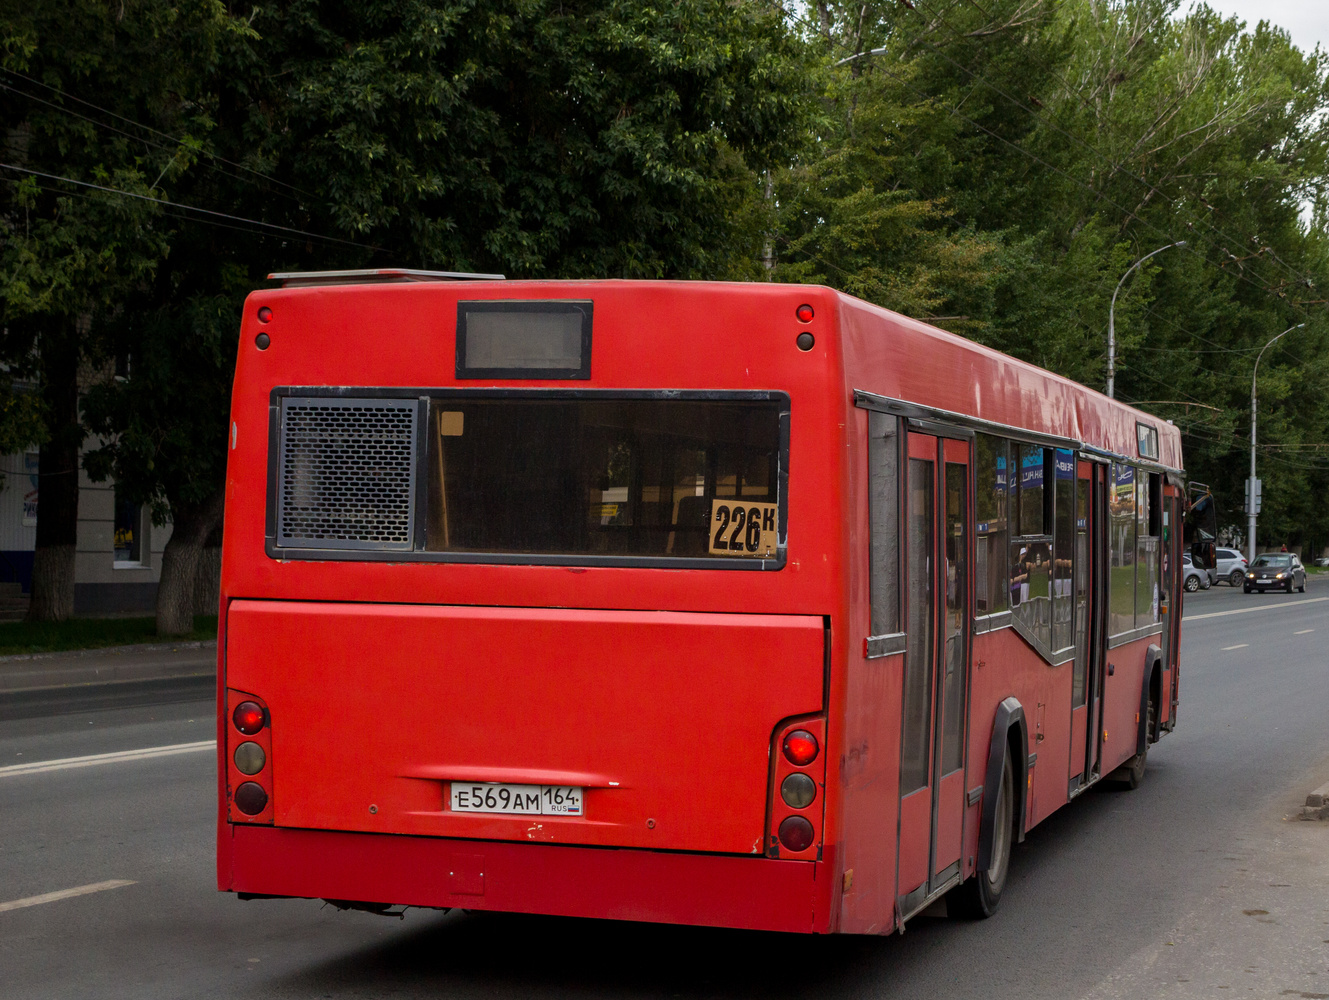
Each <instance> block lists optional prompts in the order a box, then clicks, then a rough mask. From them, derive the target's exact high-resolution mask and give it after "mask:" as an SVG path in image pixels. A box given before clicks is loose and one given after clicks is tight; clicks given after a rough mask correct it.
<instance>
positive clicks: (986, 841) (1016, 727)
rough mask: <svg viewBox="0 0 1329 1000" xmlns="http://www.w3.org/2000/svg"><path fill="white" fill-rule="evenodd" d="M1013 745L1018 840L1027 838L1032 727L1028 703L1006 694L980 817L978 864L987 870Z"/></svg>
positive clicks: (998, 716)
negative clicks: (1003, 778) (1026, 713)
mask: <svg viewBox="0 0 1329 1000" xmlns="http://www.w3.org/2000/svg"><path fill="white" fill-rule="evenodd" d="M1008 748H1009V750H1010V754H1011V764H1012V766H1013V767H1014V769H1015V802H1013V803H1012V807H1013V808H1014V810H1015V816H1016V818H1017V820H1018V822H1017V823H1016V831H1017V832H1016V843H1023V842H1024V834H1025V796H1026V795H1027V794H1028V791H1029V777H1028V776H1029V731H1028V726H1027V724H1026V722H1025V718H1024V707H1023V706H1022V705H1021V704H1020V702H1019V700H1018V699H1016V698H1015V697H1013V696H1012V697H1009V698H1006V699H1005V700H1004V701H1002V703H1001V704H1000V705H998V706H997V712H996V715H995V717H994V719H993V723H992V739H991V740H990V742H989V744H988V762H987V772H986V774H985V775H984V779H983V807H982V812H981V814H980V817H979V821H978V868H977V870H978V871H980V872H984V871H987V869H988V865H990V864H991V863H992V840H993V837H994V834H995V833H996V824H997V789H998V788H999V787H1000V785H1001V768H1002V764H1003V762H1004V761H1005V759H1006V752H1007V749H1008Z"/></svg>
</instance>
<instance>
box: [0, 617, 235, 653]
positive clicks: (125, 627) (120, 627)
mask: <svg viewBox="0 0 1329 1000" xmlns="http://www.w3.org/2000/svg"><path fill="white" fill-rule="evenodd" d="M215 638H217V616H216V615H198V616H196V617H195V618H194V631H192V632H190V633H189V634H188V635H176V636H170V637H169V638H162V637H160V636H158V635H157V623H156V620H155V619H153V618H71V619H70V620H69V621H64V622H0V656H13V655H14V654H16V653H57V652H60V651H61V650H67V649H101V648H104V647H106V646H127V645H131V644H133V643H139V642H197V641H199V640H201V639H215Z"/></svg>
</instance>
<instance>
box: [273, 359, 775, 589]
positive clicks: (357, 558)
mask: <svg viewBox="0 0 1329 1000" xmlns="http://www.w3.org/2000/svg"><path fill="white" fill-rule="evenodd" d="M527 377H530V376H527ZM293 396H294V397H311V398H326V399H411V400H414V401H415V404H416V420H417V424H416V435H415V438H416V445H415V453H414V458H413V461H414V462H415V469H416V471H417V472H419V470H422V469H428V462H429V455H428V443H429V434H428V420H429V404H430V402H431V401H433V400H446V399H458V400H477V399H514V400H519V399H534V400H550V401H553V400H588V399H606V400H636V399H640V400H661V401H670V400H684V401H698V402H768V403H773V404H776V405H777V406H778V407H779V411H780V412H779V421H778V422H779V432H778V433H779V443H778V449H777V450H778V473H777V477H776V498H777V501H776V502H777V504H778V508H779V516H778V518H777V530H778V532H779V543H778V546H777V549H776V553H775V556H774V557H772V558H745V559H733V560H723V559H716V558H713V557H701V558H697V557H687V556H624V555H586V554H566V553H557V554H550V553H507V552H437V551H435V552H431V551H427V550H426V549H425V548H424V539H425V519H426V517H427V511H426V507H427V506H428V505H427V502H426V495H425V494H426V490H427V486H428V484H427V478H428V477H427V476H426V475H419V474H417V475H416V476H415V509H414V525H413V528H412V544H411V547H410V548H409V549H337V548H327V549H320V548H312V547H311V548H293V547H287V546H280V545H278V544H277V494H278V490H279V489H280V480H281V472H280V456H281V407H282V400H283V399H285V398H287V397H293ZM790 415H791V404H790V398H789V394H788V393H787V392H781V391H778V390H769V389H583V388H570V387H569V388H562V387H553V388H515V387H490V386H483V387H482V386H476V387H474V388H471V387H466V386H459V387H408V386H375V387H361V386H292V385H284V386H276V387H275V388H273V389H272V391H271V392H270V393H269V394H268V469H267V491H266V494H267V495H266V502H267V514H266V520H265V525H264V551H265V552H266V554H267V556H268V557H269V558H270V559H275V560H279V561H291V562H396V563H401V562H424V563H463V564H473V565H501V566H614V567H625V568H639V569H640V568H656V569H714V570H720V571H723V572H735V571H737V572H744V571H746V572H776V571H779V570H781V569H783V568H784V566H785V563H786V561H787V533H788V520H789V438H790V430H789V429H790Z"/></svg>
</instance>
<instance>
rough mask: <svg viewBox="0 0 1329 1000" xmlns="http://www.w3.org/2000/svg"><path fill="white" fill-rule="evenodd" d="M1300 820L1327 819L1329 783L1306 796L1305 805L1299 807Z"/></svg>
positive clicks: (1328, 816)
mask: <svg viewBox="0 0 1329 1000" xmlns="http://www.w3.org/2000/svg"><path fill="white" fill-rule="evenodd" d="M1301 818H1302V819H1329V782H1326V783H1325V784H1323V785H1321V786H1320V787H1319V788H1317V789H1315V791H1313V792H1311V793H1310V794H1309V795H1307V796H1306V804H1305V805H1304V806H1302V807H1301Z"/></svg>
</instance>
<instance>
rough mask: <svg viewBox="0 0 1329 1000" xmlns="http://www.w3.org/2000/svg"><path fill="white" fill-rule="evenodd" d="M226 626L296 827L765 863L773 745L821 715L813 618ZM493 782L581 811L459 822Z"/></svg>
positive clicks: (346, 609) (277, 606)
mask: <svg viewBox="0 0 1329 1000" xmlns="http://www.w3.org/2000/svg"><path fill="white" fill-rule="evenodd" d="M228 625H229V629H228V636H227V648H228V662H227V669H226V678H227V686H228V687H230V688H231V689H233V690H238V691H243V692H246V693H248V694H251V695H257V696H259V697H260V698H261V699H263V702H264V703H265V704H266V706H267V708H268V710H269V712H270V714H271V719H272V721H271V731H272V767H273V772H272V773H273V775H274V779H273V780H274V787H273V789H272V797H273V802H274V819H275V822H276V825H277V826H281V827H299V828H305V829H325V830H352V831H356V830H358V831H365V832H380V833H398V834H424V835H432V836H442V837H463V838H470V839H476V838H480V839H508V840H526V841H548V842H555V843H579V844H595V845H602V846H615V847H646V848H656V849H663V850H690V851H710V852H724V853H734V854H761V853H763V851H764V845H763V840H764V839H765V830H766V816H767V804H766V802H767V786H768V774H769V769H770V756H769V755H770V741H771V734H772V732H773V731H774V729H775V727H776V725H777V723H779V722H780V720H782V719H785V718H788V717H791V716H796V715H805V714H811V713H816V712H820V711H821V709H822V697H823V678H824V670H825V667H824V663H825V653H824V650H823V636H824V625H823V622H822V619H820V618H812V617H806V616H805V617H790V616H774V615H715V614H689V613H672V612H622V611H571V610H561V609H543V608H541V609H516V608H468V607H438V606H418V605H416V606H411V605H390V604H351V605H346V604H336V603H310V604H302V603H292V602H286V601H243V600H241V601H234V602H232V603H231V606H230V612H229V622H228ZM273 663H280V664H281V665H282V666H281V669H280V670H273V669H272V664H273ZM736 706H741V709H742V710H741V711H735V707H736ZM235 740H236V737H234V736H233V737H232V742H235ZM488 782H502V783H507V784H515V785H525V786H531V785H536V786H542V785H548V786H554V787H566V786H576V787H583V788H585V796H584V815H581V816H556V815H540V814H539V813H534V814H515V815H513V814H501V813H494V812H479V813H471V812H464V811H453V809H452V806H451V803H450V795H449V788H450V786H456V787H458V788H474V787H480V788H483V787H484V783H488Z"/></svg>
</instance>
